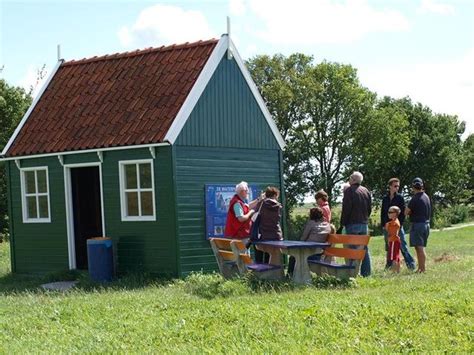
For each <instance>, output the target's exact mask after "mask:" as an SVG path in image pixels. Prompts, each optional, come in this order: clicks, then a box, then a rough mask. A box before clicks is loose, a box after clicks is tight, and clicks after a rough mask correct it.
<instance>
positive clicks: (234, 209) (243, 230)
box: [225, 181, 261, 239]
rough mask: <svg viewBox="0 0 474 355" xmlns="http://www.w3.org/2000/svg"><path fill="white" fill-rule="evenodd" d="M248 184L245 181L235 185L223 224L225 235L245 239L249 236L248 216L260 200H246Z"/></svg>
mask: <svg viewBox="0 0 474 355" xmlns="http://www.w3.org/2000/svg"><path fill="white" fill-rule="evenodd" d="M248 196H249V186H248V184H247V183H246V182H245V181H242V182H241V183H240V184H238V185H237V186H235V195H234V197H232V200H230V204H229V210H228V211H227V221H226V224H225V236H226V237H228V238H235V239H246V238H249V237H250V227H251V224H252V220H251V219H250V217H252V215H253V214H254V213H255V210H254V208H255V206H256V205H257V203H258V202H260V200H261V196H259V197H258V198H257V199H255V200H253V201H251V202H249V203H248V202H247V199H248Z"/></svg>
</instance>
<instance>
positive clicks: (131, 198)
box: [125, 192, 138, 217]
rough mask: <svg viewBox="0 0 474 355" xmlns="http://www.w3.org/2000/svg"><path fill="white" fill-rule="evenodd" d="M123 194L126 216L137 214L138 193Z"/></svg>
mask: <svg viewBox="0 0 474 355" xmlns="http://www.w3.org/2000/svg"><path fill="white" fill-rule="evenodd" d="M125 196H126V199H127V216H128V217H134V216H138V193H137V192H127V193H125Z"/></svg>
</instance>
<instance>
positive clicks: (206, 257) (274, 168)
mask: <svg viewBox="0 0 474 355" xmlns="http://www.w3.org/2000/svg"><path fill="white" fill-rule="evenodd" d="M279 159H280V156H279V151H278V150H257V149H238V148H220V149H215V148H206V147H184V146H179V147H176V181H177V197H178V238H179V250H180V262H181V272H182V275H186V274H187V273H189V272H191V271H199V270H204V271H211V270H217V264H216V261H215V257H214V255H213V253H212V250H211V248H210V245H209V242H208V241H207V240H206V211H205V203H204V201H205V197H204V196H205V189H204V187H205V184H237V183H239V182H240V181H242V180H245V181H247V182H248V183H249V184H257V185H260V186H261V187H262V188H264V187H266V186H268V185H273V186H279V187H280V188H281V180H280V163H279Z"/></svg>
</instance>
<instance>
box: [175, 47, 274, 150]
mask: <svg viewBox="0 0 474 355" xmlns="http://www.w3.org/2000/svg"><path fill="white" fill-rule="evenodd" d="M176 144H177V145H192V146H200V147H204V146H205V147H235V148H253V149H279V146H278V143H277V141H276V139H275V137H274V135H273V133H272V132H271V129H270V126H269V125H268V123H267V121H266V120H265V117H264V115H263V113H262V111H261V110H260V107H259V106H258V104H257V101H256V100H255V98H254V96H253V94H252V92H251V90H250V88H249V87H248V85H247V82H246V81H245V79H244V77H243V75H242V73H241V71H240V69H239V67H238V65H237V63H236V62H235V60H234V59H231V60H228V59H227V57H226V56H225V57H224V58H223V59H222V60H221V62H220V63H219V65H218V67H217V69H216V71H215V73H214V75H213V77H212V78H211V80H210V81H209V83H208V85H207V87H206V89H205V90H204V92H203V94H202V95H201V97H200V98H199V101H198V102H197V104H196V106H195V107H194V109H193V111H192V112H191V115H190V117H189V119H188V121H187V123H186V124H185V126H184V127H183V130H182V131H181V133H180V134H179V136H178V138H177V140H176Z"/></svg>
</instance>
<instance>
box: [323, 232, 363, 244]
mask: <svg viewBox="0 0 474 355" xmlns="http://www.w3.org/2000/svg"><path fill="white" fill-rule="evenodd" d="M369 239H370V236H368V235H357V234H329V236H328V240H327V242H328V243H331V244H352V245H367V244H369Z"/></svg>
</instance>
